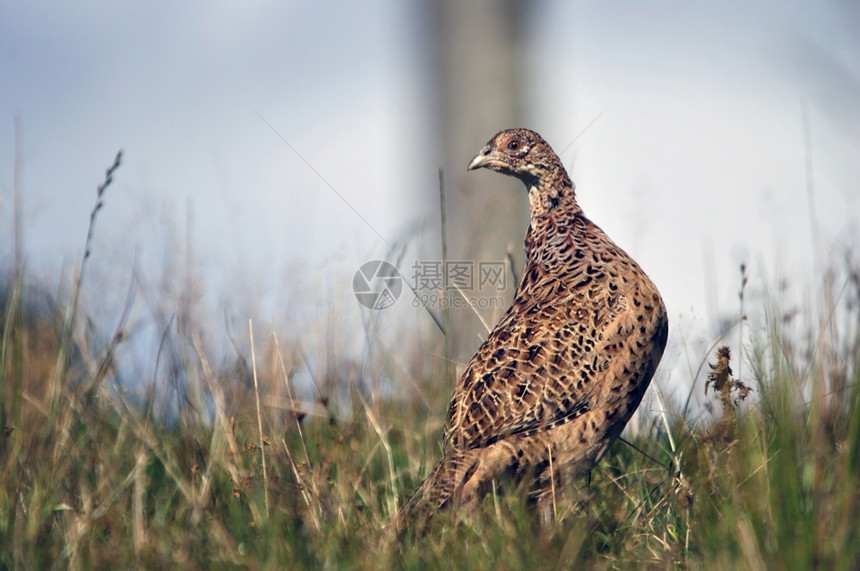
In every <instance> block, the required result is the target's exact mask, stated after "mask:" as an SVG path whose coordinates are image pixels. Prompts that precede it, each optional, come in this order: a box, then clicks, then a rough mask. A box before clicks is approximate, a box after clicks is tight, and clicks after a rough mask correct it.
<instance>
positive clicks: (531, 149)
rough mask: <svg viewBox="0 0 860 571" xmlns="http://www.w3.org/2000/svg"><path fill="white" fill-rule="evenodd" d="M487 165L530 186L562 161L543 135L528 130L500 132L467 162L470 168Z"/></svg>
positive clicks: (560, 166)
mask: <svg viewBox="0 0 860 571" xmlns="http://www.w3.org/2000/svg"><path fill="white" fill-rule="evenodd" d="M480 168H487V169H490V170H494V171H496V172H500V173H502V174H506V175H509V176H513V177H516V178H519V179H520V180H522V181H523V182H525V183H526V185H527V186H531V185H532V184H534V182H535V181H537V180H540V179H542V178H544V177H545V176H546V175H549V174H551V173H552V172H553V171H555V170H556V169H558V168H561V169H562V170H564V167H563V166H562V165H561V162H560V160H559V158H558V156H556V154H555V152H554V151H553V150H552V148H550V146H549V144H548V143H547V142H546V141H544V140H543V137H541V136H540V135H538V134H537V133H535V132H534V131H530V130H528V129H506V130H504V131H501V132H499V133H498V134H496V136H494V137H493V138H492V139H490V141H489V142H488V143H487V146H486V147H484V148H483V149H481V152H480V153H478V155H477V156H476V157H475V158H474V159H472V162H470V163H469V170H475V169H480Z"/></svg>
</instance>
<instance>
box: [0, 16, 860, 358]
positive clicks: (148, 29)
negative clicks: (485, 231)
mask: <svg viewBox="0 0 860 571" xmlns="http://www.w3.org/2000/svg"><path fill="white" fill-rule="evenodd" d="M212 6H213V5H212V4H210V3H183V4H181V5H177V4H176V3H172V2H122V3H116V2H92V3H87V4H86V5H75V6H72V5H69V4H62V3H53V2H27V3H10V2H0V78H2V79H0V232H2V233H3V234H4V235H5V236H10V235H11V229H10V218H11V190H12V181H13V164H14V145H15V140H14V134H13V124H14V120H15V117H16V116H17V117H19V118H20V121H21V125H22V128H23V140H22V153H21V156H20V160H21V166H22V182H21V191H22V196H23V201H24V208H23V212H24V230H25V246H26V252H27V255H28V263H29V266H30V268H31V269H32V271H33V272H34V273H35V275H36V276H38V277H39V278H41V279H43V280H45V281H46V282H47V283H51V282H52V280H53V281H56V280H57V279H59V276H60V271H61V268H62V267H63V264H64V263H65V264H75V263H77V260H79V257H80V254H81V252H82V249H83V241H84V236H85V232H86V225H87V222H88V215H89V212H90V210H91V208H92V205H93V201H94V198H95V187H96V185H97V184H98V183H99V182H100V180H101V177H102V175H103V172H104V169H105V168H106V167H107V166H108V165H109V164H110V162H111V160H112V159H113V156H114V154H115V153H116V151H117V150H118V149H120V148H122V149H123V150H124V151H125V162H124V164H123V166H122V167H121V169H120V170H119V172H118V173H117V177H116V183H115V184H114V186H113V187H111V188H110V190H109V192H108V195H107V197H106V199H105V208H104V210H103V211H102V213H101V214H100V220H99V223H98V228H97V232H96V240H95V249H94V253H93V258H92V264H93V266H92V268H91V269H92V271H93V275H92V281H91V286H90V287H92V288H95V289H96V292H95V293H93V292H92V291H91V292H90V293H89V299H98V300H99V301H103V303H101V304H97V305H98V307H96V308H93V311H95V312H98V311H99V310H103V311H104V313H105V314H106V315H103V316H101V317H103V318H104V319H106V321H107V322H108V323H112V322H113V321H114V320H115V319H116V317H117V314H116V310H115V308H116V307H117V306H118V305H119V303H120V302H121V300H122V299H123V297H124V295H125V288H126V287H127V283H128V280H129V276H130V274H131V268H132V264H133V260H134V259H135V256H137V260H138V261H137V263H138V265H139V266H140V267H141V268H142V269H143V273H145V274H146V275H147V276H149V277H150V279H151V280H152V281H153V282H157V281H158V279H157V276H158V275H159V272H161V271H163V270H164V268H168V269H167V270H166V271H167V273H169V274H174V275H175V274H176V273H177V272H180V271H181V269H182V267H184V259H185V257H184V256H185V254H184V249H185V247H186V245H187V244H190V246H191V249H192V257H193V259H194V260H195V276H194V277H195V278H197V279H200V280H201V282H202V283H205V284H206V288H207V297H206V303H208V304H210V306H211V307H210V309H211V311H210V312H209V313H211V315H214V316H215V317H213V318H212V319H213V322H214V323H215V324H216V325H218V324H222V323H223V317H222V315H223V312H224V311H225V309H227V310H228V311H233V312H235V313H236V314H238V316H239V317H241V316H243V315H244V314H245V313H248V312H255V314H254V316H255V317H256V318H257V319H261V320H264V321H271V322H272V323H281V322H283V321H284V320H286V321H290V319H292V316H293V313H291V312H293V311H298V312H299V313H301V311H309V312H310V314H311V315H314V312H319V311H323V310H324V309H325V308H326V307H330V304H332V303H334V302H332V299H331V298H332V297H334V298H335V300H336V302H339V303H342V304H343V307H344V315H343V316H341V319H343V320H345V321H347V322H349V320H354V321H355V322H358V319H359V315H360V313H359V312H360V308H359V306H358V305H357V304H356V303H354V302H353V300H352V299H350V295H349V287H350V284H351V279H352V272H353V271H354V270H355V268H356V267H357V266H358V265H359V264H360V263H361V262H363V261H365V260H367V259H372V258H376V257H380V256H382V255H384V254H385V253H386V251H387V247H386V245H385V244H384V243H383V242H382V240H381V239H380V237H379V235H377V232H378V233H379V234H381V235H382V236H383V237H384V238H385V239H386V240H387V241H388V242H390V243H393V242H395V241H402V240H404V239H405V238H407V237H409V236H410V232H414V228H416V225H418V224H421V223H424V224H425V226H427V227H430V229H431V231H429V232H428V233H427V235H428V236H430V237H431V238H427V239H431V240H432V241H433V243H435V241H437V240H438V239H437V234H436V233H435V231H433V230H432V228H434V227H435V226H434V225H438V213H437V212H435V211H434V212H422V211H421V210H420V209H419V208H418V205H420V204H422V202H421V201H420V200H418V199H417V197H418V196H420V195H421V193H426V192H432V189H434V188H435V187H436V184H437V180H436V170H437V168H438V167H439V166H440V164H439V160H440V159H439V153H438V150H437V149H435V148H434V147H433V143H434V142H433V141H432V140H429V139H428V138H427V137H426V136H425V133H426V132H427V126H428V125H429V124H430V123H429V122H430V120H431V118H430V117H429V116H427V115H426V114H425V111H426V110H427V109H428V108H429V106H430V104H431V101H432V94H431V93H430V92H429V88H430V86H431V85H432V78H431V77H430V76H429V71H428V70H426V69H424V67H423V66H424V64H425V63H426V61H427V58H426V55H425V54H424V53H422V51H421V49H422V47H424V46H426V42H427V39H426V38H425V37H424V36H423V34H424V32H425V31H426V28H425V27H424V26H423V25H422V22H421V21H420V15H419V12H418V11H417V10H415V9H414V6H413V5H411V4H410V3H408V2H394V1H389V2H366V3H361V4H358V3H335V2H286V3H283V2H248V3H241V4H235V5H228V6H219V7H216V8H213V7H212ZM537 10H538V11H537V13H536V15H535V17H534V18H532V20H531V23H530V28H529V32H528V36H527V40H526V42H525V43H524V44H525V45H524V49H525V50H526V55H525V61H526V62H528V63H529V71H528V87H527V94H528V96H529V99H528V102H527V104H528V114H527V116H528V121H527V122H526V123H527V124H526V125H525V126H528V127H531V128H534V129H535V130H537V131H539V132H541V133H542V134H543V135H544V137H545V138H546V139H547V140H549V141H550V143H551V144H553V145H554V146H555V147H556V149H557V150H559V151H560V150H561V149H563V148H564V147H565V146H567V144H568V143H569V142H570V141H571V140H572V139H573V138H574V137H575V136H576V135H577V134H578V133H579V132H580V131H581V130H582V129H583V128H584V127H585V126H586V125H587V124H588V123H589V122H590V121H591V120H592V119H594V118H595V117H596V116H597V115H599V114H600V113H601V112H603V115H602V116H601V117H600V119H599V120H598V121H596V122H595V123H594V125H593V126H592V127H591V128H590V129H589V130H588V131H587V133H586V134H584V135H583V136H582V137H581V138H580V139H579V140H578V141H577V143H576V144H575V145H574V146H572V147H571V148H570V150H568V151H567V152H566V153H565V155H564V160H565V163H566V164H567V165H568V166H570V167H571V171H572V175H573V179H574V181H575V182H576V184H577V187H578V196H579V199H580V201H581V203H582V204H583V206H584V208H585V209H586V212H587V213H588V214H589V216H590V217H591V218H592V219H594V220H595V221H596V222H597V223H598V224H600V225H601V226H603V227H604V229H605V230H606V231H607V232H608V233H609V234H610V235H611V236H613V237H614V238H615V240H616V241H617V242H618V243H619V244H620V245H621V246H622V247H624V248H625V249H627V250H628V251H629V252H630V253H631V254H633V255H634V257H635V258H636V259H637V260H639V261H640V263H641V265H642V266H643V267H645V269H646V270H647V271H648V273H649V274H650V275H651V276H652V278H653V279H654V281H655V282H656V283H657V284H658V285H659V287H660V289H661V291H662V292H663V295H664V298H665V299H666V302H667V305H668V306H669V308H670V312H671V315H672V319H673V332H675V333H676V334H680V335H682V336H683V337H684V338H685V339H687V338H693V337H696V336H704V337H707V335H708V334H709V332H712V331H713V329H714V327H715V323H714V320H715V317H716V316H717V315H718V314H725V313H727V312H731V311H732V310H733V308H734V307H735V305H736V303H737V302H736V291H737V288H738V279H737V275H738V269H737V268H738V265H739V264H740V262H742V261H745V262H746V263H747V265H748V266H749V267H750V274H751V276H752V281H751V287H757V288H758V289H759V291H761V288H762V287H763V286H764V285H772V283H773V281H774V280H776V277H777V276H778V275H780V274H785V275H787V276H789V277H791V278H792V279H794V280H795V283H796V284H797V288H798V292H799V294H800V295H802V294H803V292H804V291H808V290H809V288H810V287H811V282H810V281H809V280H810V278H811V264H812V248H811V245H810V242H811V238H810V215H809V208H808V205H809V202H808V197H807V190H806V182H805V177H806V170H805V167H804V161H805V154H804V142H803V125H802V120H801V116H802V115H801V102H802V101H806V104H807V106H808V112H809V118H810V125H811V132H812V142H813V163H814V173H815V179H814V182H815V208H816V213H817V224H818V228H819V230H820V232H821V237H822V240H821V243H822V247H823V248H824V251H823V252H821V257H822V259H824V260H833V259H834V258H838V253H834V250H835V249H836V248H837V247H840V246H844V245H852V246H856V244H857V242H858V228H857V222H858V220H857V213H858V212H860V185H858V183H857V181H858V180H860V159H858V157H860V35H858V34H857V30H858V29H860V9H858V8H857V7H856V5H855V4H852V3H848V2H817V3H807V2H783V3H773V2H739V1H737V2H728V3H727V2H704V3H701V2H700V3H695V4H692V3H678V2H612V3H606V2H542V3H540V7H539V8H538V9H537ZM464 57H491V55H488V54H464ZM260 116H262V117H263V118H265V121H267V122H268V123H270V124H271V125H272V126H273V127H274V128H275V129H277V131H278V133H280V135H281V136H283V137H284V138H285V139H286V140H287V141H288V142H289V143H290V145H292V146H293V147H295V149H296V150H297V151H298V152H299V153H300V154H301V155H302V156H303V157H304V158H305V159H306V160H307V161H308V162H309V163H310V164H311V165H313V168H314V169H316V170H317V171H318V172H319V173H320V174H321V175H322V176H323V177H324V178H325V180H326V181H327V182H328V183H329V184H331V185H332V186H333V187H334V188H335V189H337V191H338V192H339V193H341V194H342V195H343V197H344V198H345V199H346V200H347V201H348V202H349V204H350V205H351V207H352V208H354V209H355V210H357V211H358V212H359V213H360V214H361V215H362V216H363V217H364V218H365V219H366V220H367V222H368V223H369V225H370V226H372V227H373V229H371V228H369V227H368V225H367V224H365V222H363V221H362V220H360V219H359V218H358V217H357V216H356V214H355V213H354V212H353V210H352V209H351V208H350V207H349V206H347V205H346V204H344V202H343V201H342V200H341V199H340V198H339V197H337V196H336V195H335V194H334V192H333V191H332V190H331V189H330V188H329V187H328V186H327V184H326V183H325V182H323V181H322V180H320V178H319V177H318V176H317V175H316V174H315V173H314V172H313V171H312V170H311V169H310V168H309V167H308V166H307V165H306V164H305V163H304V162H303V161H302V160H301V159H300V158H298V157H297V156H296V154H295V153H294V152H293V151H291V150H290V148H289V147H288V146H287V145H286V144H285V143H284V142H283V141H282V140H281V139H280V138H279V137H278V135H277V134H275V133H274V132H273V131H272V129H271V128H270V127H269V126H268V125H267V124H266V123H265V122H264V121H263V120H262V119H261V118H260ZM503 127H508V125H499V129H501V128H503ZM492 134H493V133H487V134H486V138H489V137H490V136H491V135H492ZM486 138H485V139H486ZM485 139H483V140H480V141H475V142H474V143H475V149H476V151H477V149H478V148H480V146H481V145H482V144H483V143H484V142H485ZM469 158H470V157H463V158H462V159H463V160H462V161H461V164H457V165H441V166H443V167H445V168H446V172H449V173H460V174H452V175H451V185H452V186H451V191H452V192H455V191H456V185H457V180H458V178H457V177H458V176H466V175H465V172H463V171H464V168H465V164H466V162H467V160H468V159H469ZM500 186H502V187H503V188H502V191H507V189H508V188H509V187H507V186H504V185H503V183H502V182H501V181H500ZM496 199H503V195H499V196H498V197H496ZM524 230H525V228H523V231H524ZM415 239H419V240H420V239H425V238H421V237H419V238H415ZM6 243H8V241H7V239H6V238H4V239H3V240H2V241H0V244H6ZM834 244H835V245H836V246H834ZM2 256H3V257H5V256H7V252H2ZM171 264H172V265H171ZM408 265H409V264H406V266H407V267H408ZM153 268H154V269H155V270H157V271H155V270H152V271H150V270H151V269H153ZM766 275H767V276H769V278H765V277H764V276H766ZM768 279H769V280H771V284H768ZM297 284H298V285H297ZM150 286H151V288H152V294H153V295H154V294H155V293H157V291H158V289H159V288H158V283H151V284H150ZM302 296H305V297H302ZM299 298H301V299H299ZM308 298H310V300H311V301H308ZM297 308H300V309H297ZM308 308H310V309H308ZM407 311H413V310H412V309H411V306H410V307H409V309H408V310H407ZM392 315H394V314H392ZM401 315H402V313H401ZM418 319H424V317H418ZM106 327H107V325H106ZM675 351H676V355H675V356H674V357H675V358H677V357H678V356H679V354H678V352H679V351H680V350H679V349H676V350H675ZM668 355H669V354H668V353H667V356H668Z"/></svg>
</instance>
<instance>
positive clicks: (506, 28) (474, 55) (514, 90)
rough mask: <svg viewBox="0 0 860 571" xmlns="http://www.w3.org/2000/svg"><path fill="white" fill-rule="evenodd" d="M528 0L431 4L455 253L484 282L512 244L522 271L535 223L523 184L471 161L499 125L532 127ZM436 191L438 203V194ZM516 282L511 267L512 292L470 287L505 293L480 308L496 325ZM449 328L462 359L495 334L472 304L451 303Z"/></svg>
mask: <svg viewBox="0 0 860 571" xmlns="http://www.w3.org/2000/svg"><path fill="white" fill-rule="evenodd" d="M526 7H527V5H526V3H525V2H522V1H520V0H501V1H499V0H475V1H459V0H441V1H432V0H430V1H428V2H427V3H426V4H425V7H424V8H425V10H426V11H427V13H429V15H431V20H432V22H433V24H434V26H433V32H432V34H433V36H434V37H432V38H431V42H432V43H431V46H432V47H431V49H433V50H434V52H435V53H434V54H433V55H434V64H435V80H436V81H435V86H436V99H435V101H436V106H435V110H434V111H435V114H436V119H435V121H434V123H435V128H436V135H437V141H438V144H439V148H440V153H439V156H440V158H441V160H442V164H441V166H442V167H443V169H444V174H445V192H446V196H445V202H446V211H447V241H448V258H449V260H464V261H474V262H475V264H474V272H475V286H476V288H477V286H478V277H479V276H478V275H477V274H478V261H491V262H496V261H497V262H506V254H507V252H509V251H510V252H511V253H512V254H513V259H514V268H515V271H516V273H517V275H519V274H521V272H522V264H523V253H522V239H523V236H524V233H525V230H526V228H527V226H528V200H527V197H526V193H525V191H524V189H523V188H522V184H521V183H519V182H518V181H515V180H513V179H510V178H508V177H502V176H499V175H494V174H491V173H489V172H486V171H478V172H472V173H467V172H466V165H467V164H468V161H469V160H470V159H471V158H472V157H473V156H474V155H475V154H476V153H477V152H478V151H479V150H480V149H481V147H483V146H484V144H485V143H486V142H487V140H488V139H489V138H490V137H492V136H493V135H495V134H496V133H497V132H498V131H500V130H502V129H505V128H508V127H519V126H524V125H521V124H520V123H521V118H522V108H523V89H522V86H523V85H524V83H525V82H524V78H523V75H524V74H523V73H522V68H523V62H522V61H521V59H520V58H521V56H522V54H523V47H524V46H523V41H522V40H523V32H524V27H525V26H524V20H525V18H526V15H525V10H526ZM434 198H435V200H434V202H435V204H436V205H438V204H439V200H438V195H437V196H435V197H434ZM428 202H429V201H428ZM506 268H507V263H506ZM516 285H517V284H516V283H514V282H513V279H512V277H511V274H510V271H507V287H506V289H505V290H504V291H500V292H496V291H495V290H492V289H488V288H484V289H483V290H482V291H475V292H470V293H471V294H473V295H474V296H480V297H495V296H502V297H504V307H502V308H498V309H483V310H481V309H478V310H477V311H480V312H481V313H482V315H483V316H484V319H486V320H488V321H489V322H490V323H489V325H490V326H491V327H492V325H494V324H495V320H497V319H498V318H499V316H500V315H501V314H502V313H503V312H504V310H505V309H506V308H507V305H508V304H509V303H510V300H511V299H512V297H513V291H514V289H515V288H516ZM452 295H457V294H456V293H455V292H452ZM449 330H450V332H451V335H452V337H451V338H450V339H451V341H452V343H451V347H452V354H451V357H452V358H454V359H456V360H459V361H462V360H463V359H468V358H469V357H470V356H471V355H472V353H473V352H474V350H475V349H476V348H477V345H478V342H479V339H478V335H480V336H481V337H486V334H487V331H486V329H485V328H484V326H483V325H482V324H481V322H480V320H479V319H478V317H477V316H476V315H475V313H474V312H473V311H472V310H470V309H468V308H464V309H452V310H451V312H450V323H449Z"/></svg>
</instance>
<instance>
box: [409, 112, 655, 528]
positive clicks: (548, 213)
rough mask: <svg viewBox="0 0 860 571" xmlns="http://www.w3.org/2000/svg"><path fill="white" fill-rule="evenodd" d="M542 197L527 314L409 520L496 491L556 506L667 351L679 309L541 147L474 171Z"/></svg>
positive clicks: (490, 148)
mask: <svg viewBox="0 0 860 571" xmlns="http://www.w3.org/2000/svg"><path fill="white" fill-rule="evenodd" d="M478 168H488V169H491V170H494V171H497V172H500V173H503V174H507V175H510V176H514V177H517V178H519V179H520V180H522V181H523V183H525V185H526V188H527V189H528V193H529V205H530V210H531V224H530V225H529V229H528V232H527V234H526V238H525V250H526V268H525V272H524V274H523V279H522V282H521V283H520V285H519V287H518V288H517V292H516V295H515V298H514V302H513V305H512V306H511V307H510V309H508V311H507V312H506V313H505V315H504V316H503V317H502V319H501V321H499V323H498V325H496V327H495V329H493V331H492V332H491V333H490V335H489V337H488V338H487V340H486V341H485V342H484V344H483V345H481V347H480V348H479V349H478V352H477V353H476V354H475V356H474V357H472V359H471V361H469V363H468V365H467V366H466V369H465V371H463V375H462V376H461V377H460V380H459V382H458V383H457V386H456V388H455V390H454V395H453V397H452V399H451V404H450V409H449V413H448V423H447V426H446V431H445V444H444V456H443V458H442V460H441V461H440V462H439V463H438V464H437V465H436V467H435V468H434V469H433V471H432V472H431V473H430V475H429V476H428V477H427V478H426V480H425V481H424V482H423V483H422V484H421V486H420V487H419V488H418V490H417V491H416V492H415V494H414V495H413V496H412V498H411V499H410V500H409V502H408V503H407V505H406V507H405V508H404V511H403V512H402V513H401V518H402V517H409V516H414V515H416V514H417V513H418V512H421V511H424V512H427V511H431V512H432V511H433V510H435V509H438V508H443V507H447V506H457V507H460V508H462V509H470V508H472V507H474V506H475V505H477V503H478V502H479V501H480V500H481V498H482V497H483V496H484V495H485V494H486V493H487V492H488V491H489V490H491V489H492V486H493V482H494V481H501V479H502V477H508V476H510V477H512V478H513V480H514V481H518V482H520V484H521V485H524V486H526V487H527V489H528V491H529V494H530V497H531V499H532V500H534V501H536V502H537V504H538V507H539V509H540V510H541V511H542V512H543V515H544V517H547V516H548V515H549V514H548V510H549V507H550V506H551V505H552V504H551V502H552V499H553V498H552V495H553V494H555V493H556V492H558V491H560V490H562V489H563V487H564V486H568V485H569V484H570V482H571V481H573V480H574V479H576V478H579V477H581V476H583V475H585V474H586V473H587V472H588V471H589V470H591V468H592V467H593V466H594V464H595V462H597V461H598V460H599V459H600V457H601V456H602V455H603V454H604V453H605V452H606V450H607V448H608V447H609V445H610V444H611V443H612V442H613V441H614V440H615V439H616V438H618V436H619V435H620V434H621V431H622V429H623V428H624V426H625V425H626V424H627V421H628V420H629V419H630V417H631V415H632V414H633V412H634V411H635V410H636V407H637V406H639V402H640V401H641V400H642V395H643V394H644V392H645V389H646V388H647V387H648V383H649V382H650V381H651V377H652V376H653V375H654V370H655V369H656V368H657V364H658V363H659V361H660V357H661V356H662V354H663V348H664V347H665V345H666V336H667V331H668V324H667V319H666V310H665V307H664V306H663V301H662V300H661V298H660V294H659V293H658V291H657V288H656V287H655V286H654V284H653V283H651V280H650V279H648V276H646V275H645V273H644V272H643V271H642V269H641V268H640V267H639V266H638V264H636V262H634V261H633V260H632V259H631V258H630V256H628V255H627V254H626V253H625V252H624V251H623V250H622V249H621V248H619V247H618V246H616V245H615V243H614V242H612V240H610V239H609V237H608V236H607V235H606V234H604V233H603V231H602V230H601V229H600V228H598V227H597V226H596V225H595V224H594V223H593V222H591V221H590V220H589V219H588V218H586V217H585V215H584V214H583V212H582V209H581V208H580V207H579V205H578V204H577V203H576V198H575V194H574V185H573V183H572V182H571V180H570V177H569V176H568V174H567V172H566V171H565V169H564V166H563V165H562V163H561V160H560V159H559V158H558V156H557V155H556V154H555V152H554V151H553V150H552V149H551V148H550V146H549V145H548V144H547V143H546V141H544V140H543V139H542V138H541V136H540V135H538V134H537V133H535V132H533V131H529V130H526V129H510V130H506V131H502V132H500V133H499V134H497V135H496V136H495V137H493V138H492V140H490V142H489V143H488V144H487V146H486V147H484V149H482V150H481V152H480V153H479V154H478V156H476V157H475V158H474V159H473V160H472V162H471V163H470V164H469V170H474V169H478Z"/></svg>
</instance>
